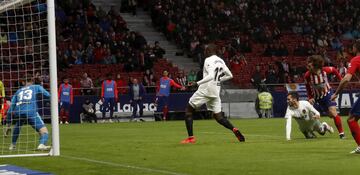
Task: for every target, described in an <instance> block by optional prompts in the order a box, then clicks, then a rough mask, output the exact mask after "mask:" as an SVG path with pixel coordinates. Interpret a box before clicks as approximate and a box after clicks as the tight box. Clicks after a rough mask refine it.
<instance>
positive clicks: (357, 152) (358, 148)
mask: <svg viewBox="0 0 360 175" xmlns="http://www.w3.org/2000/svg"><path fill="white" fill-rule="evenodd" d="M350 154H360V146H358V147H357V148H356V149H355V150H354V151H351V152H350Z"/></svg>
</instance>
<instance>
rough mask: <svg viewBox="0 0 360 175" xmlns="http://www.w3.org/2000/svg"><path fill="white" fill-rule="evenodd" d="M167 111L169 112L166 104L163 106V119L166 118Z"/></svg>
mask: <svg viewBox="0 0 360 175" xmlns="http://www.w3.org/2000/svg"><path fill="white" fill-rule="evenodd" d="M168 112H169V110H168V108H167V106H165V107H164V108H163V115H164V118H165V119H167V114H168Z"/></svg>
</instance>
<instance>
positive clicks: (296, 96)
mask: <svg viewBox="0 0 360 175" xmlns="http://www.w3.org/2000/svg"><path fill="white" fill-rule="evenodd" d="M289 95H290V96H291V97H292V98H295V99H296V100H297V101H299V94H298V92H296V91H290V92H289V93H288V96H289Z"/></svg>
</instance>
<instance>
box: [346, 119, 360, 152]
mask: <svg viewBox="0 0 360 175" xmlns="http://www.w3.org/2000/svg"><path fill="white" fill-rule="evenodd" d="M348 124H349V128H350V131H351V134H352V136H353V138H354V140H355V142H356V143H357V144H358V145H359V146H360V128H359V124H358V122H357V120H348Z"/></svg>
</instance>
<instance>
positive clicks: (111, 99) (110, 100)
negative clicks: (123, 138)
mask: <svg viewBox="0 0 360 175" xmlns="http://www.w3.org/2000/svg"><path fill="white" fill-rule="evenodd" d="M114 106H115V98H110V99H109V111H110V120H109V121H110V122H113V121H112V119H113V115H114Z"/></svg>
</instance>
